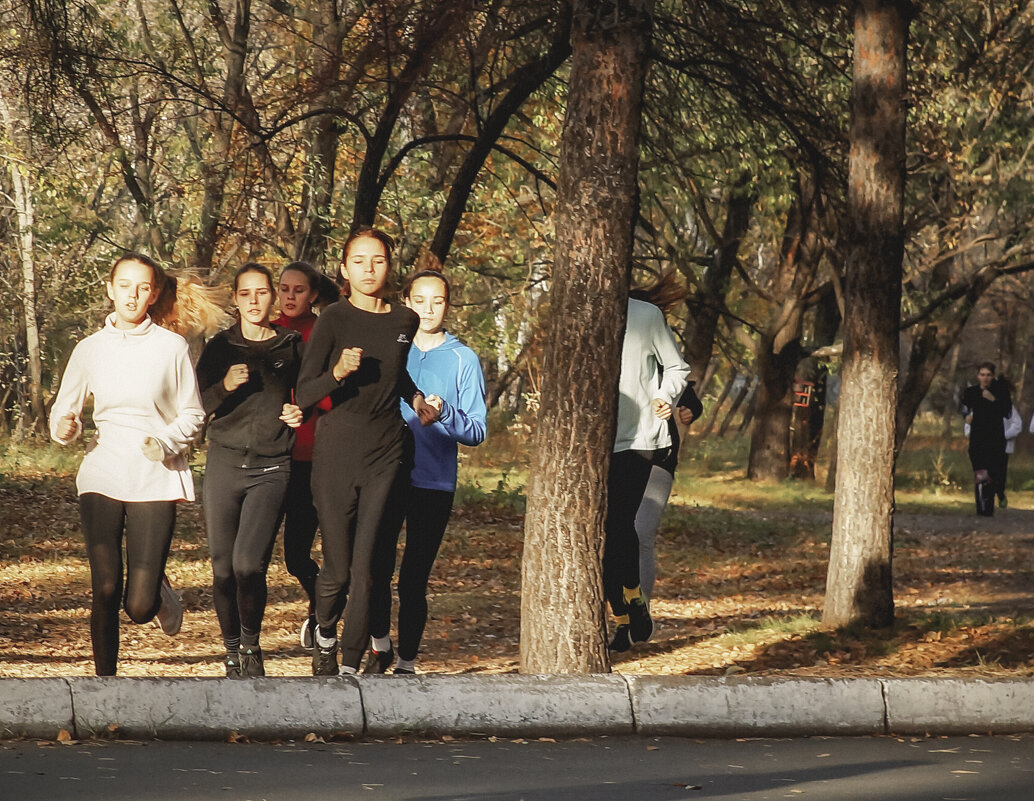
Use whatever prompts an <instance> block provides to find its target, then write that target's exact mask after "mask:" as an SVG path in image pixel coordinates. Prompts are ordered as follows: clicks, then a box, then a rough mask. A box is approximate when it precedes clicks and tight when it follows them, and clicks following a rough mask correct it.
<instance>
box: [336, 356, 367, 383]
mask: <svg viewBox="0 0 1034 801" xmlns="http://www.w3.org/2000/svg"><path fill="white" fill-rule="evenodd" d="M362 360H363V349H362V348H342V350H341V355H340V356H339V357H338V360H337V362H336V363H335V364H334V371H333V372H334V379H335V380H337V381H340V380H341V379H342V378H345V377H346V376H350V375H352V373H354V372H355V371H356V370H358V369H359V363H360V362H361V361H362Z"/></svg>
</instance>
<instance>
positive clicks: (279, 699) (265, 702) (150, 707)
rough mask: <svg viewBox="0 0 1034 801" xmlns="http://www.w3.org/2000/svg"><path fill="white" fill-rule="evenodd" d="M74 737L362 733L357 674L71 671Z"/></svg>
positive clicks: (204, 737) (191, 737)
mask: <svg viewBox="0 0 1034 801" xmlns="http://www.w3.org/2000/svg"><path fill="white" fill-rule="evenodd" d="M69 683H70V684H71V685H72V704H73V707H74V710H75V735H76V737H77V738H80V739H81V738H86V737H94V736H97V735H107V734H108V733H109V732H111V731H112V730H117V732H118V734H119V735H123V736H127V737H133V738H140V739H146V738H159V739H168V740H213V739H214V740H222V739H226V737H227V736H228V735H229V734H230V733H231V732H237V733H239V734H246V735H249V736H252V737H260V738H277V737H284V738H298V737H304V736H305V735H306V734H308V733H309V732H313V731H316V732H320V733H324V734H334V733H345V734H354V735H361V734H362V733H363V707H362V698H361V697H360V695H359V687H358V686H357V685H356V682H355V681H354V680H348V679H338V678H323V677H321V678H312V679H308V678H277V679H273V678H265V679H252V680H249V681H231V680H230V679H158V678H155V679H131V678H125V679H108V678H105V679H101V678H82V679H69Z"/></svg>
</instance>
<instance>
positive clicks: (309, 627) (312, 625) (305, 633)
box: [298, 617, 316, 651]
mask: <svg viewBox="0 0 1034 801" xmlns="http://www.w3.org/2000/svg"><path fill="white" fill-rule="evenodd" d="M315 630H316V618H314V617H307V618H305V620H304V621H302V630H301V632H300V633H299V635H298V641H299V642H300V643H301V644H302V648H304V649H305V650H306V651H311V650H312V646H313V644H314V643H313V639H312V633H313V632H314V631H315Z"/></svg>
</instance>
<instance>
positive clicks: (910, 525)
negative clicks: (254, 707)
mask: <svg viewBox="0 0 1034 801" xmlns="http://www.w3.org/2000/svg"><path fill="white" fill-rule="evenodd" d="M1012 500H1013V503H1014V506H1013V507H1012V508H1010V509H1008V510H1003V511H1001V512H999V513H998V514H996V515H995V517H994V518H992V519H990V520H984V519H979V518H977V517H975V516H972V515H969V514H959V515H904V514H902V515H899V517H898V518H897V522H896V547H895V562H894V575H895V599H896V610H897V611H896V616H897V621H896V623H895V625H894V627H893V628H891V629H888V630H885V631H881V632H875V633H872V632H868V633H867V632H857V633H851V632H828V631H823V630H821V628H820V627H819V625H818V622H817V620H818V618H819V616H820V614H821V604H822V595H823V591H824V583H825V570H826V555H827V551H828V531H829V515H828V513H825V512H821V511H819V512H802V511H799V510H793V509H773V510H739V511H736V510H729V509H716V508H710V507H698V506H695V505H694V503H693V499H692V498H680V497H678V496H676V497H675V498H673V500H672V503H671V505H670V506H669V513H668V514H667V516H666V518H665V521H664V524H663V526H662V530H661V534H660V536H659V552H658V563H659V570H658V572H659V579H658V584H657V588H656V591H655V598H654V600H653V604H652V608H653V613H654V617H655V620H656V621H657V632H656V634H655V637H654V639H653V641H652V642H650V643H648V644H645V645H641V646H637V648H636V649H635V650H633V651H632V652H630V653H628V654H624V655H620V656H619V657H617V658H616V660H615V664H614V669H615V670H616V671H619V672H622V673H634V674H653V675H660V674H674V675H726V674H736V673H741V674H742V673H749V674H764V675H817V676H849V675H898V676H907V675H926V676H929V675H991V676H1029V675H1031V674H1032V670H1034V627H1032V625H1031V620H1032V619H1034V593H1032V590H1034V582H1032V579H1034V547H1032V546H1034V508H1029V507H1034V498H1032V499H1030V501H1031V503H1029V504H1028V508H1024V503H1023V500H1024V499H1022V498H1014V499H1012ZM1017 501H1019V505H1020V507H1021V508H1017V507H1016V506H1015V504H1016V502H1017ZM0 519H2V521H3V526H2V528H3V531H4V534H3V536H2V538H0V677H38V676H71V675H91V674H92V673H93V662H92V658H91V651H90V639H89V571H88V568H87V564H86V560H85V556H84V552H83V548H82V538H81V534H80V532H79V524H78V507H77V503H76V497H75V493H74V487H73V484H72V480H71V478H70V477H68V476H60V475H53V474H51V475H39V476H29V477H18V478H16V479H13V480H12V479H8V480H7V481H6V483H5V484H3V485H2V486H0ZM522 528H523V518H522V516H521V514H520V513H519V512H517V511H515V510H514V509H512V508H510V507H508V506H506V505H502V506H496V505H492V504H490V503H488V502H482V503H477V504H473V503H472V504H468V505H465V506H461V507H460V508H458V509H457V510H456V512H455V514H454V518H453V522H452V524H451V525H450V529H449V532H448V533H447V535H446V542H445V544H444V546H443V549H442V553H441V555H440V557H439V560H438V563H437V566H436V569H435V573H434V575H433V576H432V581H431V588H430V589H431V594H432V595H431V619H430V621H429V624H428V628H427V633H426V635H425V639H424V644H423V651H422V654H421V657H420V662H419V668H420V670H421V672H445V673H506V672H513V671H515V670H516V669H517V664H518V640H517V634H518V628H519V626H518V611H519V606H520V603H519V584H520V556H521V539H522ZM209 570H210V568H209V563H208V561H207V550H206V546H205V543H204V536H203V527H202V524H201V518H200V506H199V505H198V504H187V505H183V506H181V512H180V515H179V519H178V523H177V535H176V539H175V541H174V543H173V552H172V556H171V559H170V562H169V570H168V573H169V576H170V578H171V580H172V582H173V584H174V586H175V587H177V588H178V589H179V590H180V591H181V592H182V595H183V599H184V603H185V607H186V616H185V620H184V624H183V630H182V632H181V633H180V635H179V636H177V637H175V638H169V637H166V636H165V635H163V634H162V633H161V632H160V631H159V630H158V629H157V628H156V627H154V626H153V625H150V624H148V625H144V626H136V625H133V624H131V623H130V622H129V621H128V619H126V618H125V617H123V625H122V629H121V632H122V643H121V652H120V662H119V672H120V674H121V675H129V676H218V675H221V674H222V665H221V661H220V659H221V644H220V641H219V636H218V627H217V625H216V620H215V613H214V611H213V609H212V602H211V589H210V573H209ZM269 590H270V591H269V606H268V609H267V614H266V620H265V626H264V630H263V635H262V646H263V650H264V651H265V653H266V669H267V673H268V674H269V675H272V676H277V675H283V676H293V675H298V676H300V675H309V674H310V657H309V655H308V653H307V652H305V651H304V650H303V649H302V648H301V646H300V645H299V643H298V628H299V625H300V623H301V621H302V617H303V614H304V604H303V601H302V593H301V590H300V589H299V587H298V586H297V584H296V583H295V582H294V580H293V579H292V578H291V577H290V576H289V575H288V574H287V572H286V570H285V569H284V567H283V559H282V553H281V551H280V549H279V546H278V548H277V551H276V554H275V555H274V561H273V564H272V566H271V570H270V574H269Z"/></svg>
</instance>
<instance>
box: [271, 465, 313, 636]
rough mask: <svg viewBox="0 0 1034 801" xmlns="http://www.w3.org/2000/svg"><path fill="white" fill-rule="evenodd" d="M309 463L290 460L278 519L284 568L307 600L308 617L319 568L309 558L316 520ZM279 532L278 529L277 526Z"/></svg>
mask: <svg viewBox="0 0 1034 801" xmlns="http://www.w3.org/2000/svg"><path fill="white" fill-rule="evenodd" d="M311 482H312V462H300V461H297V460H295V459H292V460H291V478H290V480H289V481H288V483H287V495H285V496H284V507H283V511H282V512H281V517H282V518H283V521H284V564H285V565H286V566H287V572H288V573H290V574H291V575H292V576H294V577H295V578H296V579H298V583H299V584H301V585H302V589H303V590H305V595H306V597H307V598H308V599H309V615H310V616H311V615H314V614H316V576H317V575H318V574H319V572H320V566H319V565H318V564H316V562H315V560H314V559H313V558H312V543H313V542H315V540H316V529H317V528H319V517H318V516H317V514H316V507H315V505H314V504H313V501H312V487H311ZM277 528H279V526H277Z"/></svg>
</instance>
